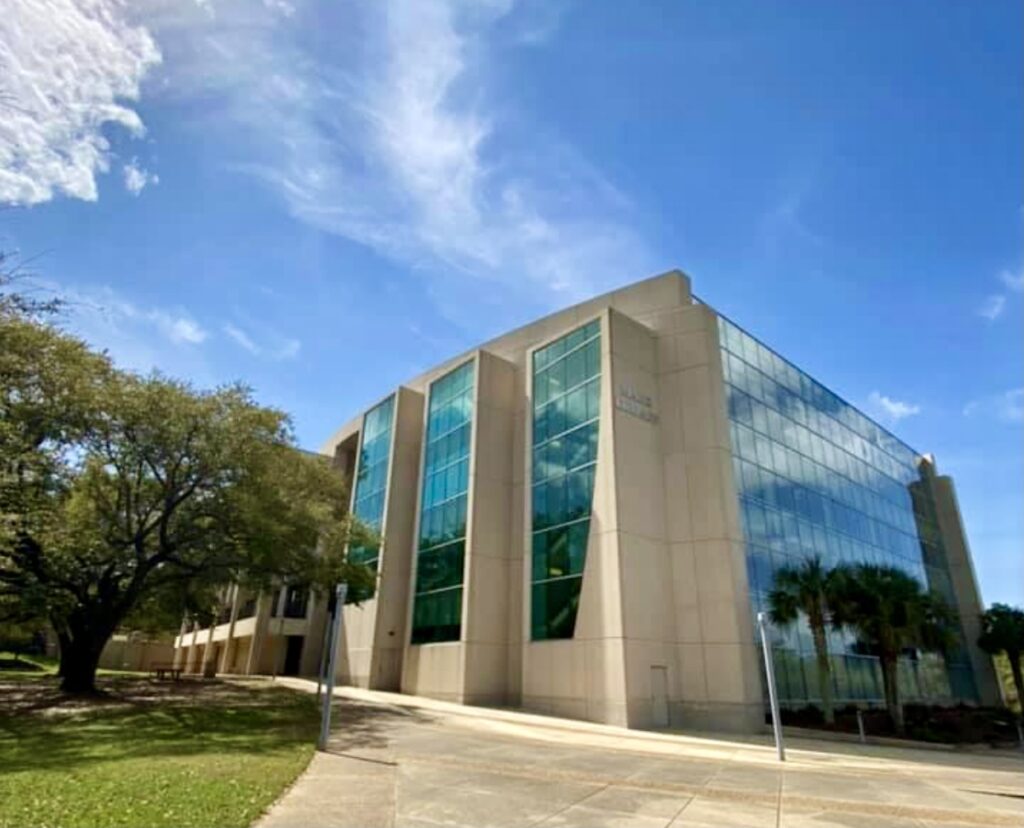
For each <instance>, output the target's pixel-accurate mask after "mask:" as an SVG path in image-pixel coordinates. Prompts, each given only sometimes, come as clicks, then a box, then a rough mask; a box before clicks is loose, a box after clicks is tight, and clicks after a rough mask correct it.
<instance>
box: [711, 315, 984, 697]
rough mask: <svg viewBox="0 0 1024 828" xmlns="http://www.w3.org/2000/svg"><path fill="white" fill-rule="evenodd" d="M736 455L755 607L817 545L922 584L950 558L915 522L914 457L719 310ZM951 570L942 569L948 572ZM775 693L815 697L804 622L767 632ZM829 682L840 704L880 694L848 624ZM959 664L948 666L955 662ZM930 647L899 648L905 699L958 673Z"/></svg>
mask: <svg viewBox="0 0 1024 828" xmlns="http://www.w3.org/2000/svg"><path fill="white" fill-rule="evenodd" d="M718 321H719V334H720V343H721V348H722V363H723V369H724V372H725V380H726V392H727V399H728V413H729V420H730V429H731V436H732V450H733V465H734V471H735V478H736V485H737V488H738V490H739V495H740V507H741V514H742V518H743V530H744V535H745V539H746V546H747V555H746V557H747V569H748V575H749V581H750V589H751V601H752V604H753V610H754V612H755V614H756V613H757V612H758V611H761V610H767V595H768V593H769V592H770V591H771V589H772V585H773V583H774V577H775V573H776V572H777V571H778V570H779V569H780V568H781V567H783V566H787V565H797V564H799V563H800V562H801V561H802V560H804V559H806V558H808V557H811V556H813V555H818V556H820V557H821V559H822V560H823V562H824V563H825V564H826V565H827V566H836V565H838V564H856V563H871V564H878V565H885V566H896V567H899V568H900V569H902V570H904V571H905V572H907V573H909V574H910V575H911V576H913V577H914V578H916V579H917V580H919V581H920V583H921V585H922V586H923V587H925V588H926V589H927V588H928V587H929V585H931V584H932V583H934V582H935V581H936V580H937V579H938V574H937V572H931V571H929V570H930V569H934V568H935V567H937V566H942V565H944V562H945V556H944V555H940V554H938V552H937V551H936V550H935V549H934V538H931V539H928V538H925V537H924V536H923V534H922V533H921V532H920V531H919V523H920V521H921V519H922V516H921V515H920V514H918V511H919V510H915V503H914V498H913V497H912V490H913V487H915V485H916V484H917V481H918V480H919V472H918V467H917V455H916V454H915V452H914V451H912V450H911V449H910V448H908V447H907V446H906V445H905V444H903V443H902V442H900V441H899V440H897V439H896V438H895V437H893V436H892V435H891V434H889V432H887V431H886V430H884V429H883V428H881V427H880V426H878V425H877V424H876V423H874V422H873V421H872V420H870V419H869V418H868V417H866V416H865V415H863V414H862V413H861V412H859V411H858V410H857V409H855V408H854V407H853V406H851V405H849V404H848V403H846V402H844V401H843V400H841V399H840V398H839V397H837V396H836V395H835V394H833V393H832V392H831V391H829V390H828V389H827V388H825V387H824V386H823V385H821V384H820V383H818V382H815V381H814V380H813V379H811V377H809V376H808V375H807V374H805V373H803V372H802V371H800V370H799V369H797V368H796V367H794V366H793V365H791V364H790V363H789V362H786V361H785V360H783V359H782V358H780V357H779V356H778V355H777V354H775V353H774V352H772V351H771V350H769V349H768V348H766V347H765V346H764V345H762V344H761V343H759V342H758V341H757V340H755V339H754V338H753V337H751V336H750V335H748V334H747V333H745V332H744V331H742V330H741V329H740V328H738V327H736V326H735V325H733V324H732V323H730V322H729V321H728V320H726V319H724V318H722V317H719V320H718ZM945 575H946V578H947V580H948V572H946V573H945ZM773 634H774V644H773V646H774V648H775V664H776V668H775V669H776V673H777V679H778V685H779V695H780V697H781V698H782V699H783V700H785V701H787V702H788V703H789V704H791V705H796V706H799V705H803V704H806V703H807V702H809V701H811V700H815V699H816V696H817V686H818V682H817V673H816V664H815V658H814V646H813V642H812V639H811V633H810V629H809V628H808V627H807V625H806V623H805V622H804V621H803V619H802V620H801V622H800V623H799V624H797V625H795V626H793V627H791V628H790V629H788V630H775V631H774V633H773ZM829 650H830V653H831V659H832V676H833V683H834V687H833V692H834V694H835V698H836V700H837V701H839V702H843V701H855V700H860V701H881V700H882V699H883V691H882V678H881V670H880V668H879V666H878V662H877V659H876V658H875V657H873V656H865V655H861V654H858V652H857V648H856V642H855V640H854V638H853V636H852V634H850V633H848V632H846V631H842V632H830V633H829ZM950 666H951V667H954V665H950ZM965 670H966V671H967V673H968V676H967V678H966V679H965V678H961V679H960V681H959V682H958V684H961V685H962V684H963V683H964V682H965V681H967V682H969V681H970V676H969V673H970V667H969V666H967V665H966V664H962V665H955V670H947V666H946V664H945V662H944V660H943V659H942V658H941V657H940V656H937V655H934V654H929V655H922V656H921V657H920V658H904V659H902V662H901V664H900V668H899V681H900V683H901V689H902V690H903V692H904V698H907V699H936V698H948V697H949V696H950V693H951V686H950V678H951V675H952V673H953V672H956V673H958V674H962V673H963V672H964V671H965Z"/></svg>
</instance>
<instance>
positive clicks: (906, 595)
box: [833, 564, 953, 734]
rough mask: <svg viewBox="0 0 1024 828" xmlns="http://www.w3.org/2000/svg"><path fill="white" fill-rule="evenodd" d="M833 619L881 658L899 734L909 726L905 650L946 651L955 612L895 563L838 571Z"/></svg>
mask: <svg viewBox="0 0 1024 828" xmlns="http://www.w3.org/2000/svg"><path fill="white" fill-rule="evenodd" d="M836 581H837V585H836V595H835V598H836V601H835V605H834V607H833V623H836V624H842V625H845V626H848V627H850V628H851V629H853V630H854V631H855V632H856V633H857V635H858V637H859V639H860V645H861V647H862V648H863V649H864V651H865V652H867V653H870V654H871V655H875V656H877V657H878V661H879V664H880V666H881V668H882V685H883V687H884V690H885V704H886V707H888V709H889V715H890V716H892V721H893V725H894V726H895V728H896V732H897V733H900V734H902V733H903V732H904V730H905V728H904V722H903V704H902V702H901V701H900V691H899V683H898V681H897V663H898V659H899V657H900V654H901V653H902V652H903V651H904V650H906V649H908V648H916V649H921V650H933V651H943V650H945V649H946V648H947V647H949V646H950V645H951V644H952V642H953V624H952V620H953V615H952V610H950V608H949V606H948V605H947V604H946V603H945V602H944V601H943V600H942V599H941V598H939V597H938V596H937V595H934V594H932V593H929V592H926V591H925V590H924V589H923V588H922V586H921V584H920V582H919V581H917V580H916V579H915V578H913V577H911V576H910V575H908V574H907V573H906V572H904V571H903V570H902V569H898V568H896V567H893V566H875V565H872V564H859V565H857V566H853V567H850V566H844V567H841V568H840V570H838V571H837V573H836Z"/></svg>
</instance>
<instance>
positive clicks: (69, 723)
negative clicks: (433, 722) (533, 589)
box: [0, 678, 425, 774]
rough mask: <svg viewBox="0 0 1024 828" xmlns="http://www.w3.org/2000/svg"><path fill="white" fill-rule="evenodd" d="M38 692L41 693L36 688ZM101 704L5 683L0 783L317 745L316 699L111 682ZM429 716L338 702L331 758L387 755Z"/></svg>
mask: <svg viewBox="0 0 1024 828" xmlns="http://www.w3.org/2000/svg"><path fill="white" fill-rule="evenodd" d="M33 685H34V686H33ZM101 688H102V690H103V695H101V696H100V697H69V696H66V695H64V694H61V693H60V692H59V690H56V687H55V684H54V683H53V682H52V681H51V682H47V681H45V680H43V681H40V682H31V683H30V682H24V681H22V682H18V683H17V687H16V688H15V689H14V690H11V689H10V685H4V684H2V683H0V774H4V773H14V772H18V771H31V770H51V771H61V770H70V769H73V768H77V767H81V766H83V765H87V764H91V763H97V762H112V761H119V760H127V759H136V758H150V759H152V758H157V757H187V756H197V755H202V754H208V755H210V756H211V757H212V756H214V755H230V754H268V753H273V752H279V751H291V750H294V749H296V748H299V747H302V746H309V745H312V744H313V743H314V742H315V741H316V738H317V735H318V733H319V722H320V708H319V707H318V706H317V704H316V702H315V700H314V698H313V697H312V696H310V695H307V694H305V693H297V692H295V691H291V690H288V689H285V688H282V687H274V686H267V685H262V686H258V685H254V686H240V685H238V684H235V683H232V682H220V681H211V682H201V681H182V682H153V681H149V680H146V679H137V678H132V679H108V680H106V681H104V682H102V683H101ZM424 718H425V717H423V716H422V715H421V714H418V713H411V712H410V711H405V710H401V709H399V708H392V707H389V706H378V705H370V704H363V703H359V702H350V701H348V700H346V701H338V702H335V704H334V708H333V715H332V722H333V724H334V728H333V731H334V733H335V737H334V738H332V740H331V745H330V746H331V749H332V751H343V750H351V749H353V748H366V747H380V746H382V745H385V744H386V743H387V734H388V732H389V731H390V730H391V729H392V728H393V726H394V725H395V724H396V723H411V722H413V721H420V720H423V719H424Z"/></svg>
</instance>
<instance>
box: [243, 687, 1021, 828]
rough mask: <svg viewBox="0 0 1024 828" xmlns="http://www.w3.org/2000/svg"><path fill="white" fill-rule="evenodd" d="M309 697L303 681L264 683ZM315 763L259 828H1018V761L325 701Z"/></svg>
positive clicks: (395, 700)
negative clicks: (328, 719) (327, 723)
mask: <svg viewBox="0 0 1024 828" xmlns="http://www.w3.org/2000/svg"><path fill="white" fill-rule="evenodd" d="M278 682H279V683H286V684H288V685H289V686H292V687H294V688H296V689H301V690H306V691H310V692H312V691H314V690H315V687H316V685H315V684H314V683H311V682H308V681H304V680H301V679H278ZM336 696H337V697H339V698H338V700H337V702H336V704H335V708H334V717H335V719H334V723H335V728H334V731H333V733H334V735H333V738H332V741H331V745H330V750H329V752H327V753H318V754H317V755H316V757H315V758H314V759H313V761H312V762H311V763H310V766H309V769H308V770H307V771H306V772H305V774H303V776H302V777H300V779H299V780H298V781H297V783H296V784H295V785H294V786H293V787H292V788H291V790H289V791H288V792H287V793H286V794H285V795H284V796H283V797H282V798H281V800H279V801H278V802H277V803H276V804H275V805H274V806H273V807H272V808H271V810H270V811H269V812H268V814H267V815H266V816H265V817H264V818H263V819H262V820H261V821H260V822H259V823H258V826H259V828H293V826H294V827H295V828H298V826H304V827H307V826H311V827H312V828H316V826H360V827H363V826H371V827H372V826H388V827H389V828H390V826H397V828H425V827H426V826H434V827H435V828H436V826H440V825H444V826H463V825H464V826H523V828H525V826H540V825H543V826H557V825H573V826H637V828H656V826H657V827H664V826H672V828H680V827H681V826H744V827H745V828H747V827H749V828H762V826H763V827H764V828H769V827H770V828H779V827H780V826H785V828H804V827H807V828H810V826H817V827H818V828H824V827H825V826H846V827H847V828H849V827H851V826H865V828H867V827H868V826H870V827H871V828H876V826H940V825H941V826H1004V825H1005V826H1017V825H1021V824H1024V758H1022V757H1021V756H1019V755H1016V754H1010V753H1002V752H998V753H997V752H989V753H981V752H979V753H960V752H937V751H929V750H914V749H904V748H891V747H872V746H862V745H856V744H846V743H831V742H820V741H815V740H807V739H801V740H793V741H791V742H790V743H789V750H788V755H787V758H788V760H789V761H787V762H786V763H785V764H779V763H778V762H777V761H776V759H775V753H774V748H773V747H772V746H771V744H770V741H769V740H768V738H767V737H765V738H761V737H751V738H750V739H736V738H731V737H730V738H706V737H703V736H694V735H677V734H666V733H647V732H638V731H631V730H626V729H623V728H616V727H609V726H605V725H597V724H591V723H587V722H577V721H572V720H567V719H556V718H550V717H546V716H536V715H530V714H525V713H520V712H516V711H507V710H492V709H488V708H473V707H464V706H462V705H455V704H449V703H445V702H438V701H434V700H429V699H422V698H415V697H410V696H403V695H398V694H393V693H379V692H371V691H365V690H357V689H354V688H339V689H338V690H337V692H336Z"/></svg>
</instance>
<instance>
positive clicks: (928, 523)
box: [177, 271, 999, 731]
mask: <svg viewBox="0 0 1024 828" xmlns="http://www.w3.org/2000/svg"><path fill="white" fill-rule="evenodd" d="M322 451H323V452H324V453H325V454H327V455H329V456H330V457H332V458H333V459H334V462H335V463H336V464H337V465H338V467H339V468H340V469H341V470H342V472H343V473H345V474H347V475H349V476H350V477H351V479H352V481H353V485H352V506H351V508H352V510H353V512H354V513H355V514H356V515H358V516H359V517H360V518H361V519H362V520H363V521H364V522H365V523H367V524H369V525H371V526H373V527H375V528H377V529H378V530H379V532H380V536H381V542H380V544H379V545H378V546H375V547H373V548H360V549H353V550H350V554H351V555H352V556H353V557H355V558H357V559H359V560H361V561H364V562H365V563H367V564H368V565H369V566H371V567H372V568H373V569H374V570H375V572H376V573H377V586H376V589H375V591H374V593H373V594H372V595H363V596H356V597H357V598H358V599H359V600H358V603H355V602H353V603H349V604H348V605H347V606H346V607H345V608H344V613H343V632H342V636H341V638H340V640H339V650H338V653H337V659H336V663H337V675H338V679H339V680H340V681H341V682H343V683H350V684H354V685H358V686H361V687H368V688H376V689H382V690H392V691H400V692H403V693H412V694H418V695H425V696H432V697H436V698H441V699H447V700H451V701H456V702H462V703H467V704H483V705H502V706H515V707H521V708H524V709H528V710H535V711H539V712H545V713H551V714H556V715H562V716H569V717H574V718H580V719H589V720H592V721H598V722H605V723H610V724H618V725H626V726H629V727H640V728H651V727H667V726H673V727H675V726H679V727H706V728H714V729H719V730H734V731H754V730H758V729H760V728H761V727H762V726H763V723H764V720H765V719H764V711H765V705H766V697H765V689H764V676H763V667H762V664H763V661H762V659H761V653H760V649H759V644H758V639H757V636H756V630H755V618H756V614H757V612H758V611H759V610H762V609H764V608H765V604H766V596H767V593H768V592H769V591H770V589H771V587H772V582H773V577H774V573H775V572H777V571H778V570H779V569H780V568H781V567H784V566H787V565H792V564H797V563H799V562H800V561H802V560H804V559H806V558H809V557H811V556H819V557H820V558H821V559H822V560H823V561H824V562H825V563H826V564H829V565H836V564H840V563H858V562H870V563H877V564H886V565H893V566H897V567H900V568H901V569H903V570H905V571H906V572H907V573H909V574H911V575H912V576H913V577H915V578H916V579H918V580H919V581H920V583H921V584H922V585H923V586H924V587H925V588H927V589H931V590H935V591H937V592H938V593H939V594H940V595H942V596H944V597H945V598H946V600H947V601H948V602H949V603H950V604H951V605H952V606H953V607H954V608H955V609H956V610H957V612H958V614H959V619H960V625H961V628H962V635H961V636H960V641H959V645H958V646H957V647H955V648H954V649H953V650H952V651H951V652H950V653H947V654H946V655H938V654H929V653H923V652H922V653H918V652H913V651H908V652H907V653H906V654H905V656H904V657H903V659H902V662H901V665H900V675H899V680H900V682H901V685H902V688H903V691H904V698H905V699H908V700H921V701H927V702H932V703H957V702H961V701H963V702H968V703H985V704H993V703H998V702H999V689H998V685H997V682H996V678H995V674H994V670H993V665H992V661H991V659H990V658H989V657H988V656H987V655H985V654H984V653H982V652H981V651H980V650H979V649H978V648H977V647H976V645H975V643H974V642H975V641H976V639H977V636H978V632H979V629H978V628H979V615H980V612H981V609H982V606H981V601H980V598H979V594H978V587H977V583H976V580H975V576H974V570H973V565H972V562H971V557H970V552H969V549H968V545H967V541H966V538H965V535H964V529H963V526H962V523H961V518H960V513H959V509H958V506H957V502H956V495H955V493H954V490H953V485H952V481H951V480H950V479H949V478H948V477H945V476H940V475H939V474H938V473H937V471H936V466H935V462H934V460H933V459H932V458H931V457H930V456H929V455H924V454H920V453H918V452H916V451H914V450H912V449H911V448H909V447H908V446H906V445H905V444H904V443H903V442H901V441H900V440H899V439H897V438H896V437H894V436H893V435H892V434H890V433H889V432H888V431H886V430H885V429H884V428H882V427H881V426H879V425H878V424H877V423H875V422H873V421H872V420H871V419H870V418H868V417H867V416H865V415H864V414H863V413H861V412H860V411H858V410H857V409H856V408H854V407H853V406H852V405H850V404H849V403H847V402H845V401H844V400H842V399H840V398H839V397H838V396H836V395H835V394H834V393H832V392H831V391H829V390H828V389H827V388H826V387H825V386H824V385H822V384H821V383H819V382H817V381H816V380H814V379H812V378H811V377H809V376H808V375H807V374H805V373H804V372H803V371H801V370H800V369H799V368H797V367H796V366H794V365H793V364H791V363H790V362H788V361H787V360H785V359H784V358H783V357H781V356H779V355H778V354H776V353H775V352H774V351H772V350H771V349H770V348H768V347H766V346H765V345H764V344H762V343H761V342H759V341H758V340H756V339H755V338H754V337H752V336H751V335H750V334H748V333H746V332H745V331H744V330H742V329H741V328H740V327H738V326H737V325H736V324H734V323H733V322H731V321H729V320H727V319H726V318H724V317H723V316H721V315H720V314H718V313H716V312H715V311H714V310H713V309H712V308H710V307H709V306H708V305H706V304H704V303H702V302H700V301H698V300H697V299H695V298H694V296H693V295H692V293H691V291H690V281H689V279H688V278H687V277H686V276H685V275H684V274H682V273H680V272H678V271H672V272H669V273H666V274H663V275H661V276H656V277H654V278H651V279H647V280H645V281H641V282H637V283H635V284H633V285H630V286H628V287H626V288H623V289H621V290H617V291H614V292H612V293H609V294H606V295H603V296H600V297H597V298H595V299H591V300H589V301H587V302H584V303H582V304H579V305H576V306H574V307H571V308H568V309H566V310H563V311H560V312H558V313H555V314H552V315H551V316H547V317H545V318H543V319H540V320H538V321H536V322H533V323H531V324H529V325H526V326H525V327H522V328H519V329H517V330H515V331H512V332H510V333H508V334H505V335H504V336H500V337H498V338H497V339H493V340H491V341H489V342H486V343H484V344H483V345H481V346H479V347H477V348H474V349H473V350H471V351H468V352H466V353H463V354H460V355H459V356H457V357H454V358H452V359H450V360H448V361H447V362H445V363H443V364H441V365H438V366H437V367H435V368H432V369H431V370H429V371H427V372H425V373H423V374H421V375H420V376H418V377H415V378H413V379H411V380H409V381H408V382H407V383H405V384H403V385H402V386H400V387H399V388H397V389H393V390H391V391H389V392H388V393H387V394H386V395H385V396H383V397H382V398H381V399H380V400H378V401H377V402H375V403H374V404H373V405H372V406H371V407H370V408H369V409H367V410H366V411H364V412H363V413H361V414H359V415H358V416H356V417H354V418H353V419H352V420H350V421H349V422H348V423H346V424H345V425H344V426H342V427H341V428H340V429H339V430H338V431H337V432H336V433H335V434H334V435H333V436H332V437H331V438H330V439H329V440H328V441H327V442H326V443H325V444H324V446H323V447H322ZM299 597H301V596H295V595H292V594H291V593H290V592H289V591H288V590H282V592H281V593H280V594H279V595H274V596H269V595H262V596H244V595H236V596H235V599H234V602H233V603H232V604H231V605H230V612H228V613H227V614H226V616H225V617H224V618H223V619H221V620H222V621H223V623H221V624H219V625H216V626H215V627H210V628H206V629H203V630H197V629H183V631H182V635H181V636H179V638H178V642H177V644H178V648H179V657H180V658H181V659H182V661H183V662H185V663H186V664H187V665H189V666H190V667H191V668H192V669H197V670H198V669H202V665H211V664H212V665H215V666H217V667H219V669H221V670H223V671H228V672H231V671H234V672H270V671H279V672H295V673H300V674H315V673H316V671H317V669H318V666H319V665H320V663H321V657H322V655H323V653H322V647H323V641H324V628H325V622H326V615H327V613H326V612H325V608H324V606H323V603H324V602H323V601H318V600H313V599H311V600H308V601H307V600H305V598H302V600H301V607H299V603H298V601H299ZM289 607H291V608H292V609H291V611H289ZM296 608H300V609H301V612H298V611H297V609H296ZM243 613H245V616H244V617H243ZM289 615H291V616H292V617H288V616H289ZM771 635H772V639H773V652H774V662H775V673H776V678H777V685H778V689H779V693H780V697H781V701H782V703H783V704H784V705H789V706H796V707H802V706H804V705H806V704H813V703H815V702H816V695H817V687H818V681H817V676H816V672H815V671H816V662H815V658H814V650H813V644H812V642H811V636H810V632H809V630H808V629H807V628H806V626H803V625H800V624H797V625H794V626H793V627H791V628H788V629H773V630H772V631H771ZM829 649H830V655H831V664H832V680H833V685H834V687H833V695H834V697H835V699H836V701H837V702H838V703H840V704H843V703H847V702H849V703H857V704H880V703H881V701H882V698H883V692H882V685H881V673H880V669H879V666H878V663H877V660H876V659H875V658H874V657H872V656H868V655H864V654H862V653H861V652H860V650H859V648H858V647H857V646H856V641H855V639H854V637H853V636H852V635H851V634H849V633H847V632H845V631H837V632H833V633H830V635H829Z"/></svg>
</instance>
